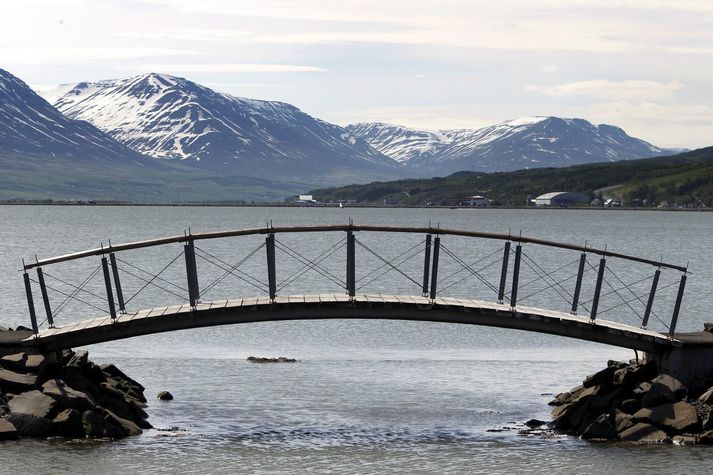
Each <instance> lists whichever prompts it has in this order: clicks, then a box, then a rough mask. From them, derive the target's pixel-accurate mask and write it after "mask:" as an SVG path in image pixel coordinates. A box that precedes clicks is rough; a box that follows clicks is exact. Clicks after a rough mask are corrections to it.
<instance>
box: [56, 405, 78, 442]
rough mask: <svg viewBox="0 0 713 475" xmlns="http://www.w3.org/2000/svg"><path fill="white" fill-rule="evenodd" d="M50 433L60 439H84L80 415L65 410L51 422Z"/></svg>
mask: <svg viewBox="0 0 713 475" xmlns="http://www.w3.org/2000/svg"><path fill="white" fill-rule="evenodd" d="M51 432H52V434H53V435H58V436H62V437H72V438H79V437H84V425H83V424H82V413H81V412H79V411H77V410H76V409H66V410H64V411H62V412H60V413H59V414H57V417H55V418H54V419H53V420H52V428H51Z"/></svg>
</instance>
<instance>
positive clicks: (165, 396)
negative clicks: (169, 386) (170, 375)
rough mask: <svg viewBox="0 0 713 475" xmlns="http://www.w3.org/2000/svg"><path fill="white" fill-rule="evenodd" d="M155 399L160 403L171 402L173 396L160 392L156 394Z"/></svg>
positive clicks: (166, 392)
mask: <svg viewBox="0 0 713 475" xmlns="http://www.w3.org/2000/svg"><path fill="white" fill-rule="evenodd" d="M156 398H157V399H160V400H161V401H173V394H171V393H169V392H168V391H161V392H160V393H158V395H157V396H156Z"/></svg>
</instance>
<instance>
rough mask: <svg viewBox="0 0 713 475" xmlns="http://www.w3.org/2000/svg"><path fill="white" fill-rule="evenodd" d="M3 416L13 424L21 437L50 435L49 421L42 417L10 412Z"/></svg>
mask: <svg viewBox="0 0 713 475" xmlns="http://www.w3.org/2000/svg"><path fill="white" fill-rule="evenodd" d="M5 418H6V419H7V420H8V421H10V422H11V423H12V425H14V426H15V428H16V429H17V433H18V434H20V435H21V436H23V437H48V436H49V435H51V423H50V421H48V420H47V419H45V418H44V417H37V416H33V415H32V414H22V413H10V414H8V415H6V416H5Z"/></svg>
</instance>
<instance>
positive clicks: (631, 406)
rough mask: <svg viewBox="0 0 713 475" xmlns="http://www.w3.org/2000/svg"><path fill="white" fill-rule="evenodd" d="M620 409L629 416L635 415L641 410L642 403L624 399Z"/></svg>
mask: <svg viewBox="0 0 713 475" xmlns="http://www.w3.org/2000/svg"><path fill="white" fill-rule="evenodd" d="M619 409H621V410H622V411H624V412H625V413H627V414H634V413H635V412H636V411H638V410H639V409H641V403H640V402H639V401H638V400H637V399H624V400H623V401H621V404H619Z"/></svg>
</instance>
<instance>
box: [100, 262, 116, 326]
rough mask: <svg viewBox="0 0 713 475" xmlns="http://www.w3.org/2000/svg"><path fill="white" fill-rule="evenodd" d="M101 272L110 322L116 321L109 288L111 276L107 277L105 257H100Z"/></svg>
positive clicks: (112, 298) (107, 267)
mask: <svg viewBox="0 0 713 475" xmlns="http://www.w3.org/2000/svg"><path fill="white" fill-rule="evenodd" d="M102 272H103V273H104V286H105V287H106V301H107V303H108V304H109V314H110V315H111V319H112V320H116V306H115V305H114V291H113V290H112V288H111V276H110V275H109V263H108V262H107V259H106V257H102Z"/></svg>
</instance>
